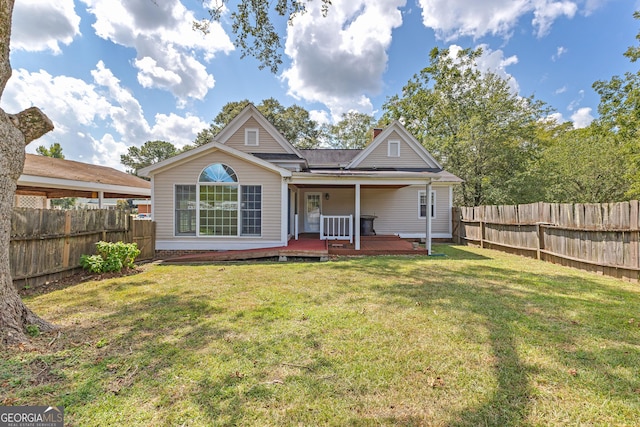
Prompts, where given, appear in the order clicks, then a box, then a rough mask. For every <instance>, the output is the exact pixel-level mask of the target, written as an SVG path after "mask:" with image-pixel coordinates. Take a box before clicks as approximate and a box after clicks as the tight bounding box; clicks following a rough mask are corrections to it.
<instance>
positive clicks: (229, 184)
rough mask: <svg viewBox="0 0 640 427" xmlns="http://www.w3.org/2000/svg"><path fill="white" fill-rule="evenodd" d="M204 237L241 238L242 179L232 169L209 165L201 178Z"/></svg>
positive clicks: (201, 212) (201, 231)
mask: <svg viewBox="0 0 640 427" xmlns="http://www.w3.org/2000/svg"><path fill="white" fill-rule="evenodd" d="M198 182H199V184H200V185H199V187H200V189H199V191H198V193H199V199H200V204H199V207H200V227H199V228H200V235H201V236H237V235H238V176H237V175H236V172H235V171H234V170H233V169H232V168H231V167H229V166H227V165H223V164H221V163H215V164H213V165H209V166H207V167H206V168H204V170H203V171H202V173H201V174H200V178H198Z"/></svg>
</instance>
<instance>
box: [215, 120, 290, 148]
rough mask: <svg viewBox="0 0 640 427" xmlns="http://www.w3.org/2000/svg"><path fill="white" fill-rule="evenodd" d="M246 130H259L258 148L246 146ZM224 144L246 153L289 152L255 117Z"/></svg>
mask: <svg viewBox="0 0 640 427" xmlns="http://www.w3.org/2000/svg"><path fill="white" fill-rule="evenodd" d="M245 129H258V145H257V146H255V145H244V134H245ZM224 144H225V145H227V146H229V147H232V148H235V149H236V150H240V151H243V152H245V153H287V150H285V149H284V147H282V145H280V144H279V143H278V142H277V141H276V140H275V138H274V137H273V136H271V134H269V132H267V131H266V130H265V128H263V127H262V126H260V124H259V123H258V121H257V120H256V119H254V118H253V117H251V118H249V119H248V120H247V121H246V122H245V123H244V124H243V125H242V126H241V127H240V129H238V130H237V131H236V132H235V133H234V134H233V135H231V136H230V137H229V139H228V140H227V141H225V142H224Z"/></svg>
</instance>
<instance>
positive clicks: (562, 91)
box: [553, 86, 567, 95]
mask: <svg viewBox="0 0 640 427" xmlns="http://www.w3.org/2000/svg"><path fill="white" fill-rule="evenodd" d="M566 91H567V87H566V86H562V87H561V88H558V89H556V90H555V92H553V93H554V94H555V95H560V94H561V93H565V92H566Z"/></svg>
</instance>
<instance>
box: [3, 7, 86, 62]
mask: <svg viewBox="0 0 640 427" xmlns="http://www.w3.org/2000/svg"><path fill="white" fill-rule="evenodd" d="M11 28H12V30H11V48H12V49H16V50H26V51H31V52H37V51H45V50H50V51H51V52H53V53H54V54H59V53H60V52H61V50H60V44H59V43H62V44H65V45H69V44H70V43H71V42H72V41H73V38H74V37H75V36H77V35H80V17H79V16H78V15H77V14H76V11H75V9H74V5H73V0H57V1H50V0H20V1H17V2H16V3H15V6H14V9H13V18H12V26H11Z"/></svg>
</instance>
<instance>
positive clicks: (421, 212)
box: [418, 190, 436, 218]
mask: <svg viewBox="0 0 640 427" xmlns="http://www.w3.org/2000/svg"><path fill="white" fill-rule="evenodd" d="M425 194H427V192H426V191H418V218H425V216H426V213H427V200H426V198H425V197H424V196H425ZM435 217H436V192H435V191H433V190H431V218H435Z"/></svg>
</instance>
